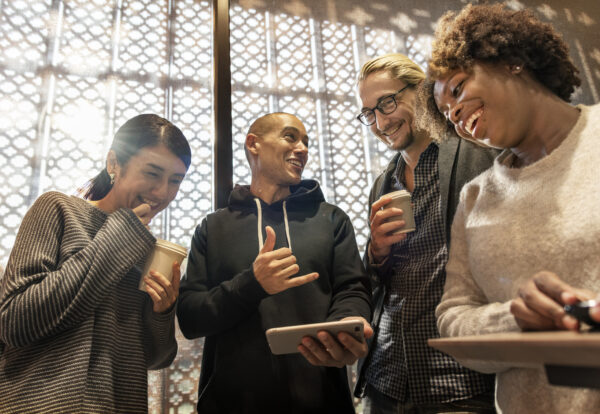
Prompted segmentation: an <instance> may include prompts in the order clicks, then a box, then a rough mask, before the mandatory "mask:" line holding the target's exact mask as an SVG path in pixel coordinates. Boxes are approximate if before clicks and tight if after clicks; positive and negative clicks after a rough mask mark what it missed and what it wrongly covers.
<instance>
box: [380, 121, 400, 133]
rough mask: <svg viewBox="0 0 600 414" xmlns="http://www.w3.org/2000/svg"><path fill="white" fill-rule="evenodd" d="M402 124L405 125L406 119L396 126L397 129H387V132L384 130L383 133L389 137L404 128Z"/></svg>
mask: <svg viewBox="0 0 600 414" xmlns="http://www.w3.org/2000/svg"><path fill="white" fill-rule="evenodd" d="M402 125H404V121H402V122H401V123H400V125H398V126H397V127H396V129H394V130H393V131H390V132H387V131H386V132H384V133H383V135H385V136H386V137H389V136H390V135H394V134H395V133H396V132H398V130H399V129H400V128H402Z"/></svg>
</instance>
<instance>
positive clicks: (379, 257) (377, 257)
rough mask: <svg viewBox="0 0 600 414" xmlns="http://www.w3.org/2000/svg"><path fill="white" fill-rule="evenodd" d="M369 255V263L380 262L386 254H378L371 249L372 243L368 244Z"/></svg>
mask: <svg viewBox="0 0 600 414" xmlns="http://www.w3.org/2000/svg"><path fill="white" fill-rule="evenodd" d="M369 256H370V257H371V263H373V264H381V262H383V261H384V260H385V258H386V255H378V254H376V253H375V252H374V251H373V245H372V244H369Z"/></svg>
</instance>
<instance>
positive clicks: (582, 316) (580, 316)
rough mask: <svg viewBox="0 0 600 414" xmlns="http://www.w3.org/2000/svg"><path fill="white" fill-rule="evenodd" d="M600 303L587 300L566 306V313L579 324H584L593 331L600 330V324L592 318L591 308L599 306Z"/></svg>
mask: <svg viewBox="0 0 600 414" xmlns="http://www.w3.org/2000/svg"><path fill="white" fill-rule="evenodd" d="M598 304H599V302H598V301H595V300H586V301H583V302H577V303H574V304H572V305H565V312H566V313H567V314H569V315H571V316H573V317H574V318H575V319H577V320H578V321H579V322H583V323H585V324H587V325H589V326H591V327H592V328H593V329H595V330H597V329H600V322H596V321H595V320H593V319H592V318H591V317H590V308H593V307H594V306H598Z"/></svg>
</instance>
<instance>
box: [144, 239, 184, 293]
mask: <svg viewBox="0 0 600 414" xmlns="http://www.w3.org/2000/svg"><path fill="white" fill-rule="evenodd" d="M186 256H187V250H186V248H185V247H183V246H180V245H178V244H175V243H171V242H169V241H166V240H162V239H156V244H155V245H154V250H153V251H152V253H151V254H150V257H148V260H147V261H146V264H145V266H144V270H143V271H142V278H141V280H140V286H139V288H140V290H146V289H145V287H146V283H145V282H144V277H145V276H146V275H148V272H150V270H155V271H157V272H159V273H162V274H163V275H164V276H165V277H166V278H167V279H169V280H171V279H172V278H173V269H172V267H171V266H172V265H173V262H177V263H179V264H181V262H182V261H183V259H185V257H186Z"/></svg>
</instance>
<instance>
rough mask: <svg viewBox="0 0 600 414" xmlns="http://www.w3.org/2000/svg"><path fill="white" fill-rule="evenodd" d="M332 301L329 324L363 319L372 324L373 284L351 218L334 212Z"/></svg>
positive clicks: (342, 213)
mask: <svg viewBox="0 0 600 414" xmlns="http://www.w3.org/2000/svg"><path fill="white" fill-rule="evenodd" d="M334 224H335V233H334V246H333V266H332V271H333V277H332V283H333V297H332V300H331V306H330V309H329V316H328V318H327V319H328V320H338V319H341V318H344V317H347V316H362V317H363V318H365V319H366V320H367V321H370V320H371V311H372V310H371V284H370V281H369V278H368V276H367V273H366V271H365V267H364V266H363V263H362V261H361V258H360V254H359V252H358V247H357V245H356V238H355V235H354V228H353V227H352V223H351V221H350V219H349V218H348V216H347V215H346V214H345V213H344V212H342V211H341V210H339V209H336V210H335V212H334Z"/></svg>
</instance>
